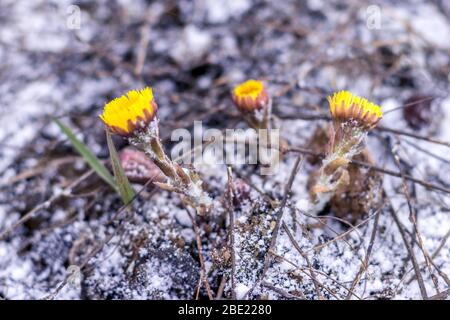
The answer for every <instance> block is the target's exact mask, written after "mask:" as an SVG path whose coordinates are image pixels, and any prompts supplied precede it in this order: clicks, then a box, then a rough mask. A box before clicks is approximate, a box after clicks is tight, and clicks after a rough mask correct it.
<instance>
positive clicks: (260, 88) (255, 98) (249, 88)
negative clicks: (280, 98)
mask: <svg viewBox="0 0 450 320" xmlns="http://www.w3.org/2000/svg"><path fill="white" fill-rule="evenodd" d="M232 98H233V101H234V104H235V105H236V106H237V107H238V109H239V110H241V111H244V112H252V111H254V110H257V109H260V108H262V107H264V106H265V105H266V104H267V103H268V101H269V94H268V93H267V90H266V88H265V86H264V84H263V83H262V82H261V81H258V80H247V81H245V82H244V83H241V84H240V85H238V86H237V87H235V88H234V90H233V94H232Z"/></svg>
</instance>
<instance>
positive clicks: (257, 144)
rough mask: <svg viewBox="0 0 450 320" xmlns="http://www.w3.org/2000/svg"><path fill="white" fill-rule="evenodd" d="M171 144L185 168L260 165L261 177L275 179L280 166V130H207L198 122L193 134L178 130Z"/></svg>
mask: <svg viewBox="0 0 450 320" xmlns="http://www.w3.org/2000/svg"><path fill="white" fill-rule="evenodd" d="M171 141H172V142H176V145H175V146H174V147H173V148H172V151H171V154H170V156H171V158H172V159H173V160H176V161H177V162H179V163H181V164H187V165H189V164H194V165H198V164H201V163H206V164H226V165H242V164H253V165H256V164H259V165H260V166H261V168H260V173H261V175H272V174H274V173H275V172H276V170H277V169H278V167H279V162H280V131H279V129H259V130H255V129H250V128H249V129H225V130H224V131H221V130H218V129H211V128H209V129H204V128H203V125H202V122H201V121H195V122H194V130H193V133H191V132H190V131H189V130H187V129H183V128H180V129H175V130H174V131H173V132H172V135H171Z"/></svg>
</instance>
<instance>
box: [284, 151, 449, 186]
mask: <svg viewBox="0 0 450 320" xmlns="http://www.w3.org/2000/svg"><path fill="white" fill-rule="evenodd" d="M284 152H298V153H303V154H308V155H313V156H316V157H323V156H324V155H322V154H319V153H316V152H313V151H311V150H308V149H305V148H301V147H288V148H287V149H285V150H284ZM351 163H353V164H356V165H358V166H360V167H364V168H368V169H370V170H374V171H378V172H381V173H384V174H388V175H390V176H393V177H398V178H401V177H402V175H401V174H400V173H399V172H395V171H392V170H388V169H384V168H380V167H377V166H375V165H372V164H370V163H367V162H362V161H357V160H352V161H351ZM404 178H405V179H406V180H409V181H412V182H414V183H417V184H420V185H421V186H423V187H425V188H427V189H433V190H438V191H441V192H445V193H450V189H449V188H445V187H442V186H438V185H435V184H433V183H430V182H427V181H424V180H420V179H417V178H414V177H412V176H410V175H406V174H405V175H404Z"/></svg>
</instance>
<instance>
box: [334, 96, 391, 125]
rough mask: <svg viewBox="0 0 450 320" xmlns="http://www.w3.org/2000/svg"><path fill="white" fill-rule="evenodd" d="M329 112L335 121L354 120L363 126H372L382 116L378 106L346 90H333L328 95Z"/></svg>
mask: <svg viewBox="0 0 450 320" xmlns="http://www.w3.org/2000/svg"><path fill="white" fill-rule="evenodd" d="M328 102H329V103H330V112H331V116H332V117H333V119H334V120H335V121H337V122H346V121H349V120H355V121H357V123H358V124H359V125H361V126H363V127H365V128H369V129H371V128H373V127H375V125H376V124H377V123H378V121H380V119H381V117H382V116H383V112H382V111H381V108H380V106H378V105H376V104H374V103H372V102H370V101H368V100H367V99H364V98H362V97H358V96H355V95H353V94H351V93H350V92H348V91H340V92H335V93H334V95H333V96H329V97H328Z"/></svg>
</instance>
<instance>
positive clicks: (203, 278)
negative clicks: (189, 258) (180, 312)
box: [184, 207, 214, 300]
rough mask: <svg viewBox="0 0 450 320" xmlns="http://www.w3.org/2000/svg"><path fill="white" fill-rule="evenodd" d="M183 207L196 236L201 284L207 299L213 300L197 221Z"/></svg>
mask: <svg viewBox="0 0 450 320" xmlns="http://www.w3.org/2000/svg"><path fill="white" fill-rule="evenodd" d="M184 209H185V210H186V212H187V214H188V216H189V218H190V219H191V222H192V227H193V229H194V233H195V238H196V243H197V251H198V259H199V261H200V279H201V281H202V282H203V285H204V286H205V289H206V293H207V294H208V298H209V300H214V296H213V294H212V290H211V287H210V285H209V282H208V277H207V276H206V267H205V259H204V257H203V253H202V251H203V247H202V240H201V237H200V231H199V228H198V226H197V222H196V221H195V219H194V216H193V215H192V214H191V212H190V211H189V209H188V208H187V207H184ZM199 290H200V287H199Z"/></svg>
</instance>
